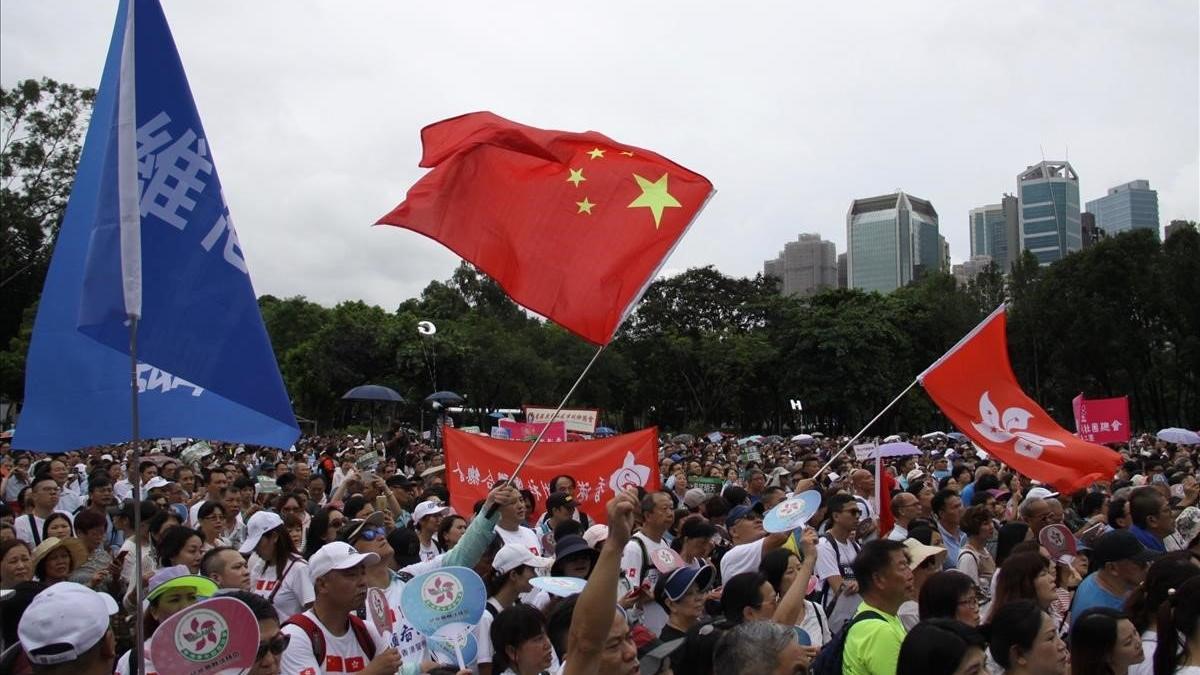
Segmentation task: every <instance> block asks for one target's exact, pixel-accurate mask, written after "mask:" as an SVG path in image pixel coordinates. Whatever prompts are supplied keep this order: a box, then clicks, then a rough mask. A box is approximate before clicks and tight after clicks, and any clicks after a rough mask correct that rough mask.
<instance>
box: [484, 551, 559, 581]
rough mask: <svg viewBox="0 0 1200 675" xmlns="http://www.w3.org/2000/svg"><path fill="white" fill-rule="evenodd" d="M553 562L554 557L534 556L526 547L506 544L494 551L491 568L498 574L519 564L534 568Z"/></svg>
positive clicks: (543, 566) (515, 567) (509, 570)
mask: <svg viewBox="0 0 1200 675" xmlns="http://www.w3.org/2000/svg"><path fill="white" fill-rule="evenodd" d="M553 564H554V558H543V557H541V556H536V555H534V554H533V552H532V551H530V550H529V549H527V548H522V547H520V546H515V545H513V544H507V545H505V546H504V548H502V549H500V550H499V551H497V552H496V557H495V558H493V559H492V569H494V570H496V571H497V572H499V573H500V574H504V573H505V572H511V571H513V570H515V569H517V568H518V567H520V566H521V565H529V566H530V567H532V568H534V569H539V570H540V569H545V568H547V567H549V566H551V565H553Z"/></svg>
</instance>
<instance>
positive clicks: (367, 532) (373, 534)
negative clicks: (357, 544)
mask: <svg viewBox="0 0 1200 675" xmlns="http://www.w3.org/2000/svg"><path fill="white" fill-rule="evenodd" d="M386 536H387V530H385V529H383V528H382V527H372V528H371V529H363V530H362V531H361V532H359V533H358V536H357V537H355V538H354V539H355V540H356V541H357V540H359V539H366V540H367V541H375V540H376V539H383V538H384V537H386Z"/></svg>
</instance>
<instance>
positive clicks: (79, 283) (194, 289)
mask: <svg viewBox="0 0 1200 675" xmlns="http://www.w3.org/2000/svg"><path fill="white" fill-rule="evenodd" d="M130 316H136V317H140V318H139V319H138V323H137V357H138V361H139V365H138V388H139V391H140V395H139V399H138V401H139V407H140V415H139V417H140V426H141V430H142V434H141V435H142V436H143V437H146V438H162V437H179V436H187V437H200V438H207V439H217V440H227V441H235V442H243V443H255V444H263V445H270V446H275V447H287V446H289V445H291V444H292V443H293V442H294V441H295V439H296V437H297V436H298V435H299V430H298V428H297V426H296V420H295V416H294V415H293V413H292V409H291V404H290V402H289V400H288V396H287V392H286V390H285V389H284V385H283V379H282V377H281V376H280V373H279V367H278V365H277V364H276V362H275V356H274V353H273V352H272V349H271V344H270V341H269V339H268V338H267V333H266V330H265V328H264V327H263V322H262V316H261V315H260V313H259V310H258V303H257V300H256V297H255V294H254V288H253V286H252V284H251V281H250V275H249V272H248V268H247V265H246V259H245V256H244V255H243V251H242V249H241V246H240V245H239V243H238V237H237V232H236V230H235V229H234V224H233V220H232V218H231V217H230V215H229V209H228V208H227V206H226V204H225V198H224V195H223V194H222V191H221V181H220V179H219V178H218V177H217V170H216V165H215V163H214V161H213V148H212V146H211V145H210V143H209V140H208V137H207V136H206V134H205V132H204V127H203V125H202V124H201V123H200V117H199V114H198V113H197V111H196V106H195V102H194V101H193V99H192V94H191V90H190V88H189V87H188V82H187V78H186V76H185V75H184V71H183V65H182V63H181V61H180V58H179V54H178V52H177V51H176V49H175V42H174V40H173V38H172V37H171V33H170V29H169V28H168V27H167V22H166V17H165V16H164V15H163V12H162V8H161V7H160V6H159V3H158V1H157V0H122V2H121V3H120V6H119V8H118V10H117V19H116V26H115V28H114V31H113V37H112V41H111V43H110V45H109V50H108V57H107V61H106V62H105V66H104V72H103V76H102V79H101V83H100V89H99V91H98V92H97V96H96V101H95V108H94V111H93V115H92V119H91V123H90V125H89V127H88V131H87V136H86V139H85V142H84V147H83V152H82V155H81V158H80V163H79V169H78V172H77V175H76V180H75V185H74V187H73V189H72V192H71V197H70V200H69V202H68V205H67V210H66V215H65V216H64V218H63V222H62V227H61V229H60V232H59V236H58V241H57V243H56V245H55V250H54V256H53V258H52V260H51V263H50V269H49V273H48V274H47V277H46V285H45V288H44V290H43V292H42V298H41V302H40V305H39V307H38V315H37V320H36V322H35V324H34V333H33V340H32V343H31V345H30V350H29V357H28V361H27V364H26V382H25V407H24V410H23V411H22V414H21V417H20V421H19V424H18V426H17V430H16V433H15V435H14V446H15V447H20V448H27V449H36V450H44V451H50V452H55V451H63V450H67V449H71V448H76V447H81V446H85V445H97V444H103V443H117V442H122V441H126V440H129V438H130V433H131V419H130V414H131V412H130V405H129V403H130V395H129V388H130V376H129V371H130V360H129V348H130V347H129V337H130V336H129V317H130Z"/></svg>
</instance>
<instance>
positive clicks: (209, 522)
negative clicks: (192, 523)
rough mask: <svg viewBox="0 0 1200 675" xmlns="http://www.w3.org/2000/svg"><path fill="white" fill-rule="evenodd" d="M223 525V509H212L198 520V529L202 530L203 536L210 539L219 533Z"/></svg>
mask: <svg viewBox="0 0 1200 675" xmlns="http://www.w3.org/2000/svg"><path fill="white" fill-rule="evenodd" d="M224 525H225V510H224V509H213V511H212V513H210V514H208V515H207V516H205V517H204V518H203V519H202V520H201V521H200V529H201V530H203V531H204V538H205V539H208V540H209V541H212V540H213V539H216V538H217V537H218V536H220V535H221V528H222V527H223V526H224Z"/></svg>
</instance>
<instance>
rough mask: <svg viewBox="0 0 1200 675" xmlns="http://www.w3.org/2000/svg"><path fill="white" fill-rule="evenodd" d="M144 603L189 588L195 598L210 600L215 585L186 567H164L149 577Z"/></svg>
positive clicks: (213, 593)
mask: <svg viewBox="0 0 1200 675" xmlns="http://www.w3.org/2000/svg"><path fill="white" fill-rule="evenodd" d="M147 588H148V590H147V591H146V602H147V603H150V602H151V601H153V600H156V599H158V598H159V597H161V596H162V595H163V594H164V593H166V592H167V591H173V590H175V589H177V588H191V589H194V590H195V591H196V597H197V598H211V597H212V596H213V595H215V594H216V592H217V584H216V582H214V581H213V580H212V579H209V578H208V577H202V576H200V575H198V574H192V573H191V572H190V571H189V570H188V568H187V565H172V566H170V567H164V568H162V569H160V570H159V571H157V572H155V573H154V576H152V577H150V583H149V584H148V586H147Z"/></svg>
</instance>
